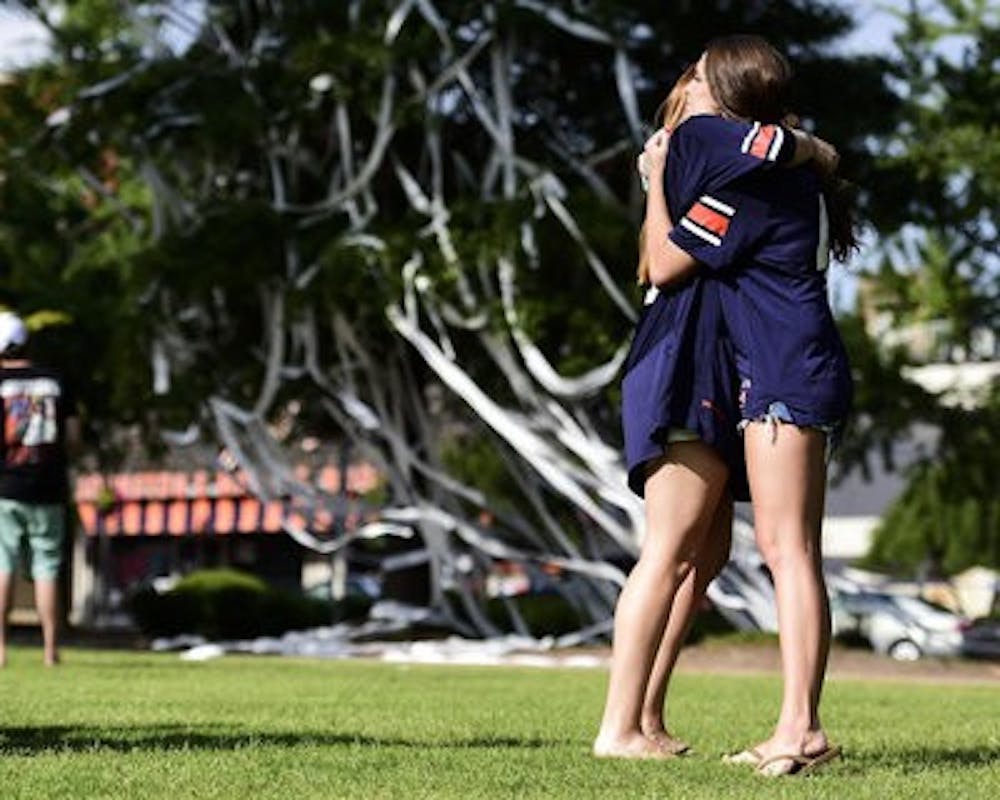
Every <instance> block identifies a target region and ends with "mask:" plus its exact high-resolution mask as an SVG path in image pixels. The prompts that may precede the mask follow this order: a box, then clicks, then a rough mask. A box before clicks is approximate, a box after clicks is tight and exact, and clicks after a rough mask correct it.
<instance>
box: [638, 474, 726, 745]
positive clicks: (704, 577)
mask: <svg viewBox="0 0 1000 800" xmlns="http://www.w3.org/2000/svg"><path fill="white" fill-rule="evenodd" d="M732 528H733V501H732V499H731V498H730V497H729V494H728V493H726V494H725V495H724V496H723V497H722V498H721V499H720V500H719V504H718V506H716V509H715V514H714V516H713V517H712V521H711V523H710V526H709V529H708V531H707V533H706V535H705V538H704V539H703V540H702V546H701V547H700V548H699V549H698V554H697V555H696V556H695V562H694V568H693V569H692V570H691V572H690V573H688V576H687V577H686V578H685V579H684V583H683V584H681V587H680V589H678V590H677V594H676V595H675V596H674V603H673V606H672V607H671V609H670V617H669V619H668V620H667V625H666V629H665V631H664V634H663V639H662V640H661V641H660V646H659V649H658V650H657V652H656V659H655V661H654V662H653V669H652V672H651V673H650V676H649V684H648V685H647V687H646V695H645V698H644V699H643V705H642V715H641V728H642V732H643V733H644V734H645V735H646V736H647V737H648V738H650V739H652V740H653V741H654V742H656V743H657V744H658V745H659V746H660V747H662V748H663V749H665V750H667V751H668V752H672V753H681V752H684V751H685V750H687V749H688V745H687V744H686V743H685V742H683V741H681V740H680V739H677V738H675V737H674V736H673V735H672V734H671V733H670V730H669V728H668V727H667V725H666V721H665V719H664V713H665V712H664V704H665V701H666V696H667V689H668V687H669V684H670V677H671V675H673V671H674V666H675V665H676V663H677V657H678V656H679V655H680V651H681V647H682V646H683V645H684V640H685V639H686V638H687V634H688V631H689V630H690V629H691V623H692V621H693V620H694V615H695V613H696V612H697V610H698V608H699V606H700V605H701V601H702V598H704V596H705V591H706V590H707V589H708V585H709V584H710V583H711V582H712V581H713V580H714V579H715V576H716V575H718V574H719V572H721V571H722V568H723V567H724V566H725V565H726V561H728V560H729V545H730V541H731V539H732Z"/></svg>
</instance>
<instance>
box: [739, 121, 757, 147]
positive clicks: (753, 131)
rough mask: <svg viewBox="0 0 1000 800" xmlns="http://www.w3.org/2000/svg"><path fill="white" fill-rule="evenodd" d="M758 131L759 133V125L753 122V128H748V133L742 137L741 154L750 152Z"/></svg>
mask: <svg viewBox="0 0 1000 800" xmlns="http://www.w3.org/2000/svg"><path fill="white" fill-rule="evenodd" d="M759 131H760V123H759V122H755V123H754V124H753V126H752V127H751V128H750V132H749V133H748V134H747V135H746V136H744V137H743V146H742V147H741V148H740V152H741V153H749V152H750V148H751V146H752V145H753V139H754V137H755V136H756V135H757V133H758V132H759Z"/></svg>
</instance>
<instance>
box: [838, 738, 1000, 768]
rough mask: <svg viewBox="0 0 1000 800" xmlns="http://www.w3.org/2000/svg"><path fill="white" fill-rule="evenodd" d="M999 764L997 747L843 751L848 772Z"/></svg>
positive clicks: (898, 748)
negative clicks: (874, 769) (845, 752)
mask: <svg viewBox="0 0 1000 800" xmlns="http://www.w3.org/2000/svg"><path fill="white" fill-rule="evenodd" d="M998 764H1000V747H998V746H996V745H988V744H985V743H984V744H983V746H982V747H893V748H889V749H886V750H869V749H855V748H851V749H850V750H849V751H848V753H847V754H846V758H845V766H847V767H848V770H847V771H848V772H868V771H869V770H871V769H873V768H878V769H891V770H902V771H905V772H907V773H912V772H914V771H916V770H934V769H947V770H954V769H977V768H980V767H995V766H997V765H998Z"/></svg>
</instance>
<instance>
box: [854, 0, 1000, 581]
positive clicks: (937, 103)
mask: <svg viewBox="0 0 1000 800" xmlns="http://www.w3.org/2000/svg"><path fill="white" fill-rule="evenodd" d="M901 17H902V20H903V21H904V23H905V29H904V31H903V32H902V33H901V34H900V35H899V37H898V38H897V46H898V48H899V53H900V64H899V70H898V72H897V75H896V78H897V79H898V80H899V81H900V90H901V93H902V95H903V96H904V98H905V103H904V105H903V107H902V112H901V118H900V122H899V125H898V128H897V130H896V131H895V133H894V134H893V135H892V136H890V137H889V138H888V140H887V141H886V142H885V143H884V152H885V154H886V155H884V156H883V166H884V167H885V169H886V172H887V174H889V175H892V174H908V175H910V176H911V177H912V183H911V185H910V186H909V188H908V189H907V190H906V191H900V187H899V186H897V185H895V184H893V183H891V182H890V183H889V184H888V185H885V186H879V189H880V190H881V191H882V193H883V194H884V196H885V199H886V200H888V201H889V202H891V203H894V204H896V206H897V212H898V215H899V217H898V221H897V222H896V223H894V224H893V225H886V226H885V230H884V233H885V234H887V237H886V238H887V245H886V246H885V248H884V254H885V255H884V258H883V260H882V263H881V265H880V267H879V269H878V270H877V271H876V272H875V273H874V274H872V275H870V276H868V280H869V282H870V286H869V295H870V300H871V301H872V306H873V309H874V310H877V311H879V312H881V313H885V314H888V315H889V318H890V319H891V320H892V321H893V322H894V324H895V325H897V326H904V325H910V326H914V325H916V326H922V327H923V330H924V331H925V333H927V334H930V333H931V332H933V334H934V337H935V342H934V344H933V348H932V350H931V352H929V353H927V354H924V355H923V356H922V357H923V358H929V359H930V360H939V361H940V360H944V361H962V360H965V359H966V358H969V357H970V356H971V355H972V354H973V350H974V348H973V346H972V345H973V340H974V337H975V336H976V335H977V334H981V333H982V332H983V331H992V332H993V333H995V332H996V331H997V330H1000V281H998V277H1000V258H998V255H997V254H998V252H1000V238H998V236H1000V232H998V229H997V225H996V208H997V203H998V197H1000V119H998V117H997V112H996V110H997V108H998V107H1000V79H998V75H997V71H996V63H997V59H998V58H1000V15H998V14H997V10H996V8H995V4H990V3H987V2H984V0H940V1H939V2H935V3H931V4H929V5H927V4H925V5H922V6H920V8H919V9H918V8H917V7H916V6H915V5H914V6H911V7H910V8H909V9H908V10H907V11H905V12H902V13H901ZM904 223H905V226H904V227H903V228H902V230H901V231H899V232H898V233H897V234H896V235H891V233H892V231H893V230H894V229H895V228H896V227H898V226H899V225H901V224H904ZM861 338H862V337H860V336H855V337H854V345H855V347H854V348H853V349H852V350H851V353H852V357H853V359H854V364H855V367H856V368H859V367H860V370H861V373H862V374H863V375H864V376H865V381H863V382H862V383H861V384H860V386H859V388H860V394H859V402H858V407H859V409H860V411H861V414H860V415H859V427H860V428H861V430H860V431H856V432H855V433H856V434H859V435H856V436H855V437H854V439H853V441H851V440H849V447H848V452H847V454H846V455H847V462H845V463H850V462H851V461H853V462H854V463H858V462H859V461H860V460H861V457H860V451H862V450H863V449H864V447H865V446H871V445H873V444H874V445H876V446H879V447H880V448H882V450H883V452H884V453H886V454H889V453H891V442H892V438H894V436H895V435H897V434H898V433H901V432H902V431H903V430H905V427H906V426H907V425H913V424H916V423H918V422H920V423H929V424H931V425H934V426H935V427H937V428H938V429H939V430H940V431H941V436H940V440H939V444H938V447H937V452H936V453H934V454H931V455H930V456H929V457H928V458H926V459H925V460H922V461H921V462H920V463H918V464H916V465H915V466H914V467H913V468H912V469H911V470H910V472H909V476H908V477H909V484H908V486H907V488H906V491H905V492H904V494H903V496H902V497H900V498H899V499H898V500H897V501H896V502H895V504H894V505H893V506H892V507H891V508H890V509H889V511H888V513H887V514H886V516H885V518H884V520H883V522H882V525H881V526H880V528H879V530H878V532H877V534H876V539H875V543H874V547H873V550H872V553H871V555H870V559H869V561H870V563H873V564H877V565H880V566H889V567H894V568H896V569H900V570H903V569H912V568H913V567H914V566H915V565H917V564H919V563H920V562H921V561H923V560H924V559H925V558H927V557H928V555H930V554H939V555H940V556H941V558H942V561H943V564H944V566H945V568H946V569H947V570H948V571H957V570H961V569H963V568H965V567H967V566H971V565H973V564H987V565H992V566H997V565H998V564H1000V561H998V559H1000V506H998V502H997V499H996V488H995V487H996V475H997V474H998V472H997V470H998V467H1000V460H998V451H997V447H996V431H997V430H998V424H1000V416H998V401H997V396H998V393H997V390H996V388H995V387H994V389H993V391H992V392H991V393H990V392H985V393H984V400H983V403H982V405H980V406H979V407H976V408H973V409H968V410H955V409H952V408H949V407H948V406H946V405H942V404H941V402H940V399H939V398H934V397H930V396H929V395H927V394H926V393H922V392H920V391H919V390H918V389H917V388H916V387H913V386H912V385H908V382H907V381H905V380H904V379H902V377H901V376H900V370H901V369H902V367H903V366H904V364H905V363H906V361H907V358H906V354H905V353H903V352H902V351H899V352H895V353H885V352H883V353H881V354H879V355H877V356H876V355H874V348H873V347H872V346H870V345H868V346H866V345H863V344H862V342H861ZM850 341H851V340H850V338H849V342H850ZM859 354H860V356H859ZM998 356H1000V353H997V352H993V353H988V352H987V353H982V354H980V356H979V357H986V358H990V357H992V358H997V357H998ZM883 367H885V368H883ZM890 463H891V462H890Z"/></svg>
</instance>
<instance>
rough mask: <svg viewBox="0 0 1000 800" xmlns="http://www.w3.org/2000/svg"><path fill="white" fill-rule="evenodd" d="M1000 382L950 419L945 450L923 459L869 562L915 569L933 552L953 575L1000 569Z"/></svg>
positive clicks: (952, 413)
mask: <svg viewBox="0 0 1000 800" xmlns="http://www.w3.org/2000/svg"><path fill="white" fill-rule="evenodd" d="M998 430H1000V384H997V385H996V386H995V387H994V390H993V391H992V393H990V395H989V396H988V397H987V398H986V399H985V401H984V403H983V405H982V406H981V407H979V408H977V409H976V410H975V411H964V410H952V411H950V412H948V413H947V415H946V416H945V417H944V419H943V420H942V436H941V442H940V444H939V446H938V454H937V456H936V457H935V458H934V459H933V460H925V461H921V462H920V463H918V464H916V465H915V466H914V467H913V468H912V470H911V472H910V480H909V483H908V485H907V487H906V491H905V492H904V493H903V496H902V497H900V498H899V500H898V501H897V502H896V503H895V504H894V505H893V506H892V508H891V509H890V510H889V512H888V513H887V514H886V516H885V518H884V519H883V520H882V523H881V525H880V526H879V528H878V530H877V531H876V535H875V541H874V543H873V546H872V551H871V553H870V555H869V558H868V561H869V562H870V563H872V564H874V565H877V566H881V567H890V568H894V569H896V570H901V569H909V570H912V569H913V568H914V567H916V566H917V565H918V564H919V563H920V562H921V561H923V560H924V559H925V558H927V557H928V555H930V554H933V555H936V556H938V557H939V558H940V561H941V565H942V566H943V567H944V569H945V571H946V572H948V573H956V572H961V571H962V570H964V569H966V568H967V567H972V566H976V565H981V566H987V567H993V568H994V569H1000V497H998V496H997V491H996V484H997V481H996V478H997V475H998V474H1000V449H998V448H997V446H996V431H998Z"/></svg>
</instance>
